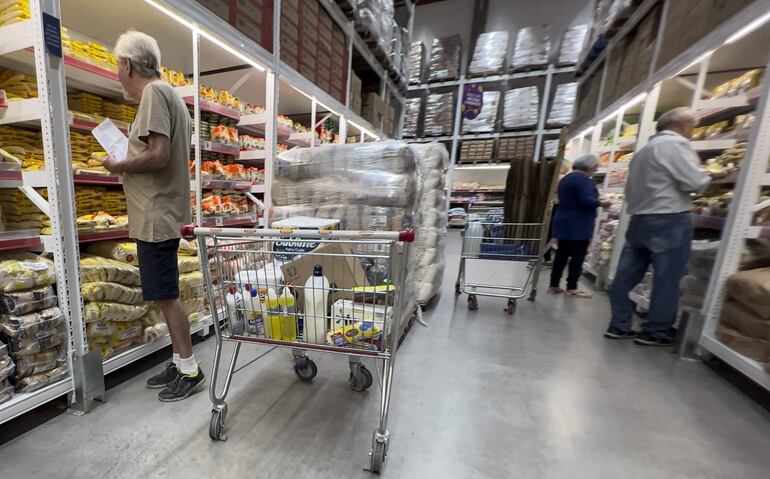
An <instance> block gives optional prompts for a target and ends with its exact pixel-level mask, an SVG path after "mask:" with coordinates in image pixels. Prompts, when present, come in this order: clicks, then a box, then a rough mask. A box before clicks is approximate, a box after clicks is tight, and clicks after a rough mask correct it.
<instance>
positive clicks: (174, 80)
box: [160, 66, 190, 86]
mask: <svg viewBox="0 0 770 479" xmlns="http://www.w3.org/2000/svg"><path fill="white" fill-rule="evenodd" d="M160 77H161V78H162V79H163V80H165V81H167V82H168V83H169V84H171V86H186V85H189V84H190V80H188V79H187V77H185V76H184V73H182V72H178V71H174V70H170V69H168V68H166V67H164V66H161V67H160Z"/></svg>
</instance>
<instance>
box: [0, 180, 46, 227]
mask: <svg viewBox="0 0 770 479" xmlns="http://www.w3.org/2000/svg"><path fill="white" fill-rule="evenodd" d="M36 191H37V192H38V193H39V194H40V195H41V196H43V197H46V196H47V191H46V190H45V188H37V189H36ZM0 211H2V227H3V228H4V229H5V230H9V231H22V230H36V231H41V230H43V231H44V230H45V228H44V227H45V226H46V225H50V220H49V218H48V216H46V215H45V213H43V212H42V211H40V209H39V208H38V207H37V206H35V205H34V204H33V203H32V202H31V201H30V200H29V198H27V196H26V195H25V194H24V193H22V192H21V191H19V190H12V189H7V188H3V189H0ZM44 234H45V233H44Z"/></svg>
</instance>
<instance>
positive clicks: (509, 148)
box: [497, 136, 535, 162]
mask: <svg viewBox="0 0 770 479" xmlns="http://www.w3.org/2000/svg"><path fill="white" fill-rule="evenodd" d="M534 157H535V137H533V136H523V137H519V138H501V139H500V147H499V148H498V151H497V158H498V160H500V161H509V162H510V161H514V160H527V159H532V158H534Z"/></svg>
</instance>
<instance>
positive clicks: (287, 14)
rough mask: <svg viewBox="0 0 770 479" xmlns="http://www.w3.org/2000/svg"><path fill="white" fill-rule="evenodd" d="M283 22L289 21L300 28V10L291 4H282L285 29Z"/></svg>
mask: <svg viewBox="0 0 770 479" xmlns="http://www.w3.org/2000/svg"><path fill="white" fill-rule="evenodd" d="M283 20H288V21H289V22H291V23H293V24H294V25H296V27H297V28H299V8H297V7H292V6H291V3H289V2H281V28H283V24H284V21H283Z"/></svg>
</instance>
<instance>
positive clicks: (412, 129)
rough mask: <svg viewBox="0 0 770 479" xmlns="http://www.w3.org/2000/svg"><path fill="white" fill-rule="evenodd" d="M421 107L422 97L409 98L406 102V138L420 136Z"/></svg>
mask: <svg viewBox="0 0 770 479" xmlns="http://www.w3.org/2000/svg"><path fill="white" fill-rule="evenodd" d="M420 108H422V98H407V99H406V101H405V102H404V132H403V134H404V138H415V137H417V136H418V134H419V122H420Z"/></svg>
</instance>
